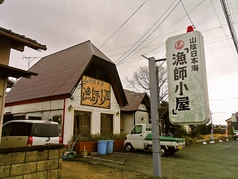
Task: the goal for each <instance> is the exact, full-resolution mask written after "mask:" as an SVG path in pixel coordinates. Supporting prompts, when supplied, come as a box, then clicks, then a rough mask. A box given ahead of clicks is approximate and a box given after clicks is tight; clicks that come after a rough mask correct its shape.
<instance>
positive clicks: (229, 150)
mask: <svg viewBox="0 0 238 179" xmlns="http://www.w3.org/2000/svg"><path fill="white" fill-rule="evenodd" d="M77 161H78V162H80V163H87V164H90V165H93V166H104V167H107V168H111V169H117V170H118V169H119V170H120V171H121V172H125V171H131V172H136V173H137V176H153V159H152V153H150V152H143V151H137V152H131V153H124V152H122V153H112V154H106V155H98V156H88V157H80V158H78V159H77ZM63 165H64V162H63ZM161 165H162V166H161V168H162V176H164V177H168V178H185V179H186V178H216V179H217V178H237V174H238V173H237V172H238V170H237V168H238V141H234V140H230V141H223V142H222V143H220V142H218V141H216V143H215V144H210V143H208V144H206V145H203V144H195V145H192V146H186V147H185V148H184V149H182V150H181V151H179V152H177V153H175V154H174V155H171V156H164V157H161ZM63 171H64V170H63V169H62V172H63ZM90 174H91V175H92V176H93V173H91V172H90ZM124 174H125V173H124ZM118 175H119V174H118ZM122 176H123V175H122ZM79 178H80V177H79ZM122 178H123V177H122ZM124 178H127V177H126V176H124Z"/></svg>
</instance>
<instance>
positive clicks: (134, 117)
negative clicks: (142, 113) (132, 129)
mask: <svg viewBox="0 0 238 179" xmlns="http://www.w3.org/2000/svg"><path fill="white" fill-rule="evenodd" d="M132 116H133V119H134V126H135V125H136V115H135V113H133V114H132Z"/></svg>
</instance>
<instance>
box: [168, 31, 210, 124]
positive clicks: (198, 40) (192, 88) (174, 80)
mask: <svg viewBox="0 0 238 179" xmlns="http://www.w3.org/2000/svg"><path fill="white" fill-rule="evenodd" d="M166 61H167V69H168V89H169V91H168V93H169V118H170V122H171V123H173V124H205V123H207V122H208V121H209V119H210V111H209V104H208V92H207V79H206V66H205V55H204V42H203V37H202V35H201V33H200V32H199V31H192V32H188V33H185V34H181V35H177V36H174V37H170V38H169V39H167V41H166Z"/></svg>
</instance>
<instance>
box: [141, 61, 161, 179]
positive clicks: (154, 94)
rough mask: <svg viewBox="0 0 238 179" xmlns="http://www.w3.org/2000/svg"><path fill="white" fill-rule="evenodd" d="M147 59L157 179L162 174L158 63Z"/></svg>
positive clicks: (155, 174)
mask: <svg viewBox="0 0 238 179" xmlns="http://www.w3.org/2000/svg"><path fill="white" fill-rule="evenodd" d="M143 57H145V56H143ZM145 58H146V57H145ZM146 59H148V60H149V77H150V107H151V124H152V150H153V171H154V176H155V177H161V176H162V172H161V156H160V140H159V127H158V90H157V87H158V86H157V82H156V79H157V76H156V75H157V74H156V65H155V63H156V61H155V58H154V57H150V58H146Z"/></svg>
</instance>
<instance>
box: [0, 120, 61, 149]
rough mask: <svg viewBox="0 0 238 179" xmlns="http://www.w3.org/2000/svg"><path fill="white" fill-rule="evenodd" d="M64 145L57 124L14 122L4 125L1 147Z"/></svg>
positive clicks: (28, 121) (26, 121) (33, 121)
mask: <svg viewBox="0 0 238 179" xmlns="http://www.w3.org/2000/svg"><path fill="white" fill-rule="evenodd" d="M60 143H63V141H62V137H61V136H59V126H58V123H57V122H51V121H44V120H12V121H8V122H6V123H4V124H3V128H2V139H1V147H19V146H32V145H47V144H60Z"/></svg>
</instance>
